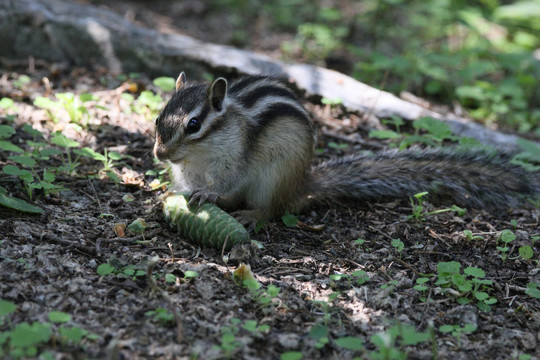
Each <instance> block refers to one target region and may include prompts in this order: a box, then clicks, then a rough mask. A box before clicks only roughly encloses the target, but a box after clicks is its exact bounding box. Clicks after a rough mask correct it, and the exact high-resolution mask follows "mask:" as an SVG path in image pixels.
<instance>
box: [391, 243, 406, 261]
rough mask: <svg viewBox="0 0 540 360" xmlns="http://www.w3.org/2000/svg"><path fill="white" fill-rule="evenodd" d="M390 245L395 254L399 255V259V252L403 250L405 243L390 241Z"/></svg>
mask: <svg viewBox="0 0 540 360" xmlns="http://www.w3.org/2000/svg"><path fill="white" fill-rule="evenodd" d="M390 244H391V245H392V247H393V248H394V249H396V251H397V253H398V254H399V258H400V259H401V252H402V251H403V249H404V248H405V243H404V242H403V241H401V239H392V242H391V243H390Z"/></svg>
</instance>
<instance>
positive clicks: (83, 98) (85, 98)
mask: <svg viewBox="0 0 540 360" xmlns="http://www.w3.org/2000/svg"><path fill="white" fill-rule="evenodd" d="M79 99H80V100H81V101H82V102H83V103H84V102H87V101H96V100H99V98H98V97H97V96H96V95H93V94H88V93H84V94H81V95H79Z"/></svg>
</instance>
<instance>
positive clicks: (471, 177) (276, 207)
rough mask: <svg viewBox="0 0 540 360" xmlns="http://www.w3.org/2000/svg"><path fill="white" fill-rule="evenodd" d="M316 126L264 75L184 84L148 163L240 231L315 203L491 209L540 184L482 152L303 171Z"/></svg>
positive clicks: (381, 156)
mask: <svg viewBox="0 0 540 360" xmlns="http://www.w3.org/2000/svg"><path fill="white" fill-rule="evenodd" d="M315 136H316V134H315V125H314V123H313V121H312V120H311V118H310V116H309V114H308V113H307V111H306V110H305V109H304V107H303V106H302V105H301V103H300V102H299V100H298V98H297V96H296V95H295V94H294V92H293V91H292V90H291V89H290V88H289V87H288V86H286V85H285V84H284V83H283V82H281V81H279V80H277V79H274V78H271V77H266V76H248V77H244V78H241V79H239V80H237V81H235V82H232V83H231V84H230V85H229V83H228V82H227V80H225V79H224V78H221V77H220V78H218V79H216V80H215V81H214V82H212V83H188V82H187V81H186V75H185V74H184V73H183V72H182V73H181V74H180V76H178V79H177V80H176V93H175V94H174V95H173V97H172V98H171V100H170V101H169V102H168V103H167V105H166V106H165V108H164V110H163V111H162V113H161V114H160V115H159V116H158V118H157V119H156V141H155V145H154V155H155V157H156V158H157V159H159V160H162V161H168V162H169V163H170V164H171V167H172V171H173V178H174V184H175V188H176V189H177V190H180V191H189V192H190V201H189V202H190V204H194V203H198V204H202V203H203V202H205V201H208V202H212V203H217V205H218V206H220V207H222V208H225V209H228V210H232V211H234V212H233V215H234V216H235V217H236V218H237V219H239V221H240V222H242V223H243V224H251V225H252V224H254V223H256V222H257V221H259V220H267V219H271V218H273V217H276V216H281V215H283V213H284V212H285V211H286V210H289V211H293V212H301V211H302V210H305V209H306V208H308V207H309V206H310V205H312V204H314V203H320V202H324V203H326V202H336V201H342V200H343V199H349V200H354V201H364V200H376V199H378V198H381V197H403V196H412V195H414V194H416V193H419V192H422V191H428V192H429V193H430V195H435V196H436V197H451V198H453V201H454V202H455V203H457V204H458V205H462V206H468V207H477V208H487V209H500V208H504V207H513V206H517V205H519V204H522V202H523V198H524V197H525V196H530V195H537V194H538V193H539V191H540V176H539V174H538V173H536V174H535V173H529V172H527V171H525V170H523V169H522V168H520V167H518V166H515V165H512V164H510V162H509V156H508V155H503V154H492V153H491V154H490V153H488V152H487V151H484V150H474V151H469V152H464V151H462V150H457V149H450V150H448V149H431V150H405V151H394V150H387V151H382V152H379V153H376V154H372V155H363V154H356V155H349V156H345V157H342V158H336V159H332V160H328V161H325V162H322V163H320V164H318V165H314V166H312V160H313V155H314V147H315V141H316V137H315Z"/></svg>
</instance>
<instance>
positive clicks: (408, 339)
mask: <svg viewBox="0 0 540 360" xmlns="http://www.w3.org/2000/svg"><path fill="white" fill-rule="evenodd" d="M400 334H401V337H402V343H403V345H416V344H419V343H421V342H424V341H426V340H427V339H429V333H428V332H419V331H416V329H415V328H414V326H412V325H402V329H401V333H400Z"/></svg>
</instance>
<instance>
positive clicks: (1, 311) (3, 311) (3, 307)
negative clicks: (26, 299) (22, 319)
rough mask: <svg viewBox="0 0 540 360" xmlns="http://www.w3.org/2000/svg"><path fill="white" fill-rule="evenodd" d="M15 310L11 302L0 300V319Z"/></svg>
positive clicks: (15, 307)
mask: <svg viewBox="0 0 540 360" xmlns="http://www.w3.org/2000/svg"><path fill="white" fill-rule="evenodd" d="M16 309H17V306H16V305H15V304H14V303H12V302H11V301H7V300H4V299H0V317H3V316H6V315H9V314H11V313H12V312H14V311H15V310H16Z"/></svg>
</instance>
